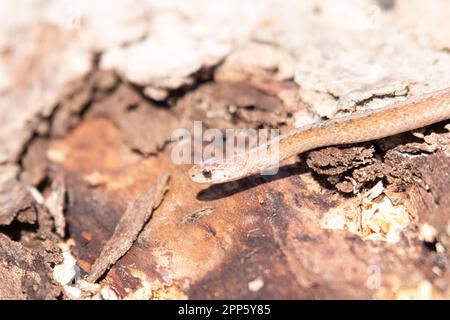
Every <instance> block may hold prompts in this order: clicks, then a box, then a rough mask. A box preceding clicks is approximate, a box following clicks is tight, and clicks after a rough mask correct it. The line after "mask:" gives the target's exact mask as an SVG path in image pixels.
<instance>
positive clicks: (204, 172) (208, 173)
mask: <svg viewBox="0 0 450 320" xmlns="http://www.w3.org/2000/svg"><path fill="white" fill-rule="evenodd" d="M202 175H203V176H204V177H205V178H208V179H209V178H211V177H212V172H211V170H208V169H203V170H202Z"/></svg>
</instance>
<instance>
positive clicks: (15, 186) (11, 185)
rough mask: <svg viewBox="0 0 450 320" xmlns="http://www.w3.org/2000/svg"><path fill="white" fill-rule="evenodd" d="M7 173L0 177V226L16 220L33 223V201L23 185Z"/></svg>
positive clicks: (34, 214) (34, 219)
mask: <svg viewBox="0 0 450 320" xmlns="http://www.w3.org/2000/svg"><path fill="white" fill-rule="evenodd" d="M9 171H10V170H8V171H7V172H5V171H4V172H2V174H1V177H0V225H9V224H10V223H11V222H13V221H14V219H16V218H17V220H19V221H20V222H26V223H34V222H35V221H36V207H35V201H34V199H33V197H32V196H31V194H30V192H29V191H28V190H27V188H26V187H25V185H23V184H22V183H20V182H19V181H17V180H16V178H15V177H14V175H12V174H10V173H9Z"/></svg>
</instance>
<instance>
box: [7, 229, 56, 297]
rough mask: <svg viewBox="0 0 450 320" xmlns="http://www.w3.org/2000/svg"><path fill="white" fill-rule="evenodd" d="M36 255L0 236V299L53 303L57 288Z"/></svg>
mask: <svg viewBox="0 0 450 320" xmlns="http://www.w3.org/2000/svg"><path fill="white" fill-rule="evenodd" d="M51 273H52V269H51V268H50V267H49V266H48V265H47V264H46V262H45V259H44V257H43V256H42V255H40V254H39V253H36V252H34V251H32V250H30V249H27V248H25V247H23V246H22V245H21V244H20V243H18V242H14V241H11V240H10V239H9V238H8V237H6V236H5V235H3V234H0V283H1V286H0V299H56V298H58V296H59V295H60V288H59V287H58V286H57V285H56V284H55V283H54V282H53V279H52V276H51Z"/></svg>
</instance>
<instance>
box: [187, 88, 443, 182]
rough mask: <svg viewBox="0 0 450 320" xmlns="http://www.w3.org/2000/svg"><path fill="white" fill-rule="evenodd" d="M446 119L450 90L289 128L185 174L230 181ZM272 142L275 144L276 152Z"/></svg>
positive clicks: (200, 179) (210, 180)
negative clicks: (326, 150) (308, 155)
mask: <svg viewBox="0 0 450 320" xmlns="http://www.w3.org/2000/svg"><path fill="white" fill-rule="evenodd" d="M447 119H450V88H446V89H443V90H439V91H435V92H431V93H428V94H424V95H421V96H419V97H417V98H412V99H408V100H406V101H404V102H401V103H396V104H393V105H390V106H388V107H385V108H380V109H376V110H373V111H369V112H365V113H355V114H352V115H350V116H347V117H343V118H339V119H335V120H329V121H324V122H320V123H318V124H313V125H310V126H305V127H301V128H297V129H293V130H292V131H290V132H288V133H287V134H285V135H282V136H280V137H278V138H277V139H276V140H275V141H274V140H271V141H269V142H268V143H267V144H265V145H262V146H258V147H255V148H253V149H250V150H248V151H247V152H243V153H241V154H237V155H234V156H233V157H231V158H229V159H226V160H225V161H222V162H220V161H217V160H214V159H211V160H210V161H208V160H207V161H205V162H203V163H202V164H199V165H194V166H193V167H192V168H191V169H190V170H189V175H190V177H191V179H192V180H193V181H195V182H198V183H211V184H215V183H223V182H227V181H233V180H237V179H240V178H244V177H246V176H249V175H253V174H256V173H258V172H261V170H264V169H266V168H270V167H273V166H276V165H278V164H279V162H280V161H282V160H284V159H286V158H289V157H291V156H294V155H296V154H300V153H303V152H306V151H309V150H312V149H316V148H319V147H325V146H332V145H340V144H348V143H357V142H363V141H370V140H374V139H380V138H385V137H388V136H392V135H395V134H398V133H402V132H405V131H410V130H414V129H417V128H421V127H425V126H428V125H430V124H433V123H436V122H440V121H444V120H447ZM275 143H277V144H278V145H277V149H276V152H275V147H274V146H275ZM272 149H273V150H272Z"/></svg>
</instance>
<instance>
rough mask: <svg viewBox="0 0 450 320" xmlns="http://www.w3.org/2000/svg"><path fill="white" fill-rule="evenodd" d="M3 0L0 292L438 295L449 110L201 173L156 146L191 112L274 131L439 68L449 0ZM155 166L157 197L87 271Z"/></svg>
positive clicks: (405, 89)
mask: <svg viewBox="0 0 450 320" xmlns="http://www.w3.org/2000/svg"><path fill="white" fill-rule="evenodd" d="M16 3H17V2H16V1H1V2H0V21H1V23H0V24H1V28H0V124H1V125H2V130H0V163H1V164H2V166H1V168H0V224H1V226H0V233H1V234H0V283H1V284H2V285H1V286H0V298H20V299H53V298H59V297H61V298H63V299H68V298H73V297H83V295H82V294H81V293H80V291H83V290H85V291H89V290H91V291H95V290H97V291H99V290H100V291H102V290H101V289H104V288H108V290H111V291H108V290H103V294H101V295H100V297H102V298H105V299H106V298H108V297H109V298H113V297H116V295H117V296H118V297H119V298H130V299H173V298H178V299H185V298H190V299H195V298H249V299H253V298H255V299H263V298H266V299H282V298H286V299H296V298H313V299H324V298H340V299H352V298H369V299H377V298H388V299H400V298H434V299H437V298H446V299H448V298H449V297H450V285H449V284H450V278H449V277H450V273H449V269H448V259H449V255H450V252H449V248H450V212H449V210H448V208H449V205H450V203H449V199H450V194H449V190H450V185H449V183H450V177H449V174H450V167H449V166H450V161H449V156H450V151H449V149H448V145H449V133H448V128H447V129H445V125H446V123H438V124H435V125H433V126H429V127H427V128H425V129H423V130H417V131H416V132H414V135H412V134H411V133H405V134H401V135H397V136H394V137H389V138H387V139H381V140H376V141H371V142H369V143H366V144H358V145H350V146H338V147H334V148H326V149H322V150H315V151H313V152H310V153H309V154H308V155H304V156H302V157H301V158H300V159H298V158H295V159H289V160H288V161H286V163H285V165H284V166H283V168H282V169H281V171H280V172H279V174H278V175H276V176H274V177H271V178H263V177H251V178H248V179H245V180H242V181H239V182H236V183H228V184H224V185H215V186H211V187H207V186H202V185H198V184H193V183H192V181H191V180H190V179H189V177H188V176H187V174H186V171H187V169H188V168H189V166H188V165H175V164H174V163H173V162H172V161H171V159H170V155H171V151H172V148H173V147H174V144H173V143H170V136H171V133H172V131H173V130H174V129H176V128H180V127H184V128H187V129H188V130H191V129H192V121H193V120H202V121H203V125H204V128H205V129H206V128H218V129H220V130H224V129H227V128H261V127H264V128H280V129H281V130H282V131H286V130H289V129H291V128H292V127H297V126H300V125H303V124H308V123H311V122H314V121H317V120H318V119H320V118H321V117H322V118H324V117H328V118H334V117H339V116H342V115H344V114H346V113H349V112H353V111H364V110H366V109H370V108H378V107H381V106H385V105H387V104H390V103H392V102H395V101H400V100H403V99H405V97H409V96H415V95H420V94H422V93H424V92H427V91H431V90H433V89H437V88H440V87H449V86H450V78H449V77H450V55H449V48H450V42H449V34H450V32H449V30H448V29H449V20H448V14H447V12H448V10H449V3H447V2H445V1H439V0H433V1H427V2H424V1H420V0H414V1H410V0H397V1H381V0H380V1H371V0H362V1H360V0H349V1H332V0H314V1H276V0H273V1H272V0H270V1H259V0H250V1H241V0H231V1H223V2H220V3H219V2H217V1H208V0H187V1H166V0H126V1H109V0H108V1H106V0H104V1H95V3H93V2H92V1H87V0H83V1H76V2H75V1H73V2H72V1H56V0H55V1H45V2H42V1H31V2H30V4H31V5H30V6H27V7H24V6H23V5H21V6H20V10H19V9H18V8H17V6H18V4H16ZM11 12H17V14H14V15H11V14H10V13H11ZM280 17H283V19H280ZM162 172H166V173H167V174H169V175H170V176H171V180H170V185H169V191H168V192H167V194H166V195H165V197H164V201H163V202H162V203H161V205H160V206H159V207H158V208H157V209H156V210H154V212H153V215H152V217H151V219H150V220H149V221H148V222H147V223H144V222H142V220H141V222H140V223H139V224H138V225H139V226H140V227H142V231H141V232H137V234H136V232H135V231H133V232H131V233H127V232H125V234H126V235H127V236H130V234H131V235H132V236H131V237H127V240H128V241H131V242H130V243H131V246H130V245H127V250H125V252H122V253H121V254H123V253H124V255H123V256H122V257H121V258H120V259H119V260H117V259H113V260H114V261H109V263H108V264H111V263H112V264H113V265H112V266H111V268H110V269H109V270H108V271H107V272H105V273H104V274H103V276H102V277H100V279H99V284H95V285H92V284H91V287H89V285H88V284H86V283H85V281H84V282H83V277H86V276H87V275H88V274H89V272H91V270H92V268H93V267H92V266H93V265H94V263H95V261H96V260H97V259H99V257H100V256H101V252H102V250H103V249H104V246H105V243H107V242H108V240H109V239H111V237H113V234H114V230H115V229H116V227H117V226H118V225H120V224H119V222H120V221H121V219H126V220H125V221H129V220H132V221H133V219H132V218H133V217H127V216H126V215H125V216H124V213H125V212H127V210H126V208H127V206H128V203H129V202H131V201H133V200H135V199H137V198H138V196H139V194H141V193H142V191H143V190H145V189H146V188H147V187H148V186H149V185H153V184H154V183H155V181H156V180H157V178H158V177H159V176H160V175H161V173H162ZM61 177H63V178H61ZM59 179H62V180H59ZM51 209H53V210H54V211H53V214H52V211H51ZM143 213H145V212H142V211H139V212H136V216H135V217H138V216H141V217H142V216H145V215H143ZM144 220H145V219H144ZM122 221H123V220H122ZM64 225H65V226H66V228H64ZM127 230H128V229H127ZM128 231H129V230H128ZM5 235H7V236H5ZM62 237H63V238H62ZM113 239H114V238H113ZM129 239H132V240H129ZM128 244H129V243H128ZM61 250H63V253H62V254H61ZM70 253H71V254H72V255H73V259H74V260H70V259H68V258H67V256H68V255H69V254H70ZM116 258H117V257H116ZM69 260H70V261H69ZM116 260H117V261H116ZM63 261H64V262H65V263H64V264H62V262H63ZM71 261H72V262H74V263H72V262H71ZM56 264H58V265H60V266H61V265H63V266H68V267H67V270H65V271H66V272H67V274H69V275H72V274H74V277H72V276H71V278H70V281H72V280H73V282H74V286H72V287H70V286H69V287H67V286H64V288H63V290H62V291H60V290H61V289H60V288H59V287H58V286H57V285H55V282H54V279H53V278H54V277H53V276H52V268H54V267H55V265H56ZM77 266H78V267H80V272H78V271H77V270H78V269H77V268H76V267H77ZM62 269H64V268H62ZM66 276H67V275H66ZM83 286H84V288H83ZM89 288H90V289H89ZM67 290H72V291H70V292H69V291H67ZM76 290H78V291H76ZM112 291H114V292H115V293H114V294H113V293H111V292H112ZM108 292H109V293H108ZM91 296H95V295H92V294H91Z"/></svg>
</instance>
